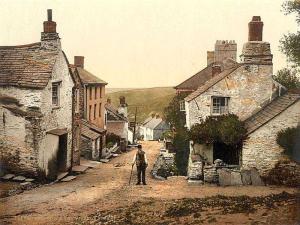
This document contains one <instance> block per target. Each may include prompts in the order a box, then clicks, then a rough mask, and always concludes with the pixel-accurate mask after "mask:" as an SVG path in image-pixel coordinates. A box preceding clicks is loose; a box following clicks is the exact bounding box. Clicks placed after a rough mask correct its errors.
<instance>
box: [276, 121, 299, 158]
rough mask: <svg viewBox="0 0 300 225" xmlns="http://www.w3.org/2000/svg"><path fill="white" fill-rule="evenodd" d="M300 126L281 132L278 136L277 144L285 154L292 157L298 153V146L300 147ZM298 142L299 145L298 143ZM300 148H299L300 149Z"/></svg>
mask: <svg viewBox="0 0 300 225" xmlns="http://www.w3.org/2000/svg"><path fill="white" fill-rule="evenodd" d="M299 139H300V126H297V127H293V128H291V127H289V128H287V129H284V130H281V131H279V132H278V134H277V138H276V141H277V144H279V145H280V146H281V147H282V148H283V149H284V151H283V154H285V155H287V156H289V157H292V156H293V154H294V153H296V150H297V149H296V145H297V144H298V145H299V146H300V140H299ZM297 142H298V143H297ZM299 146H298V147H299Z"/></svg>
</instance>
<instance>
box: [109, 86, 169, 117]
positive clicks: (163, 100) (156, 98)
mask: <svg viewBox="0 0 300 225" xmlns="http://www.w3.org/2000/svg"><path fill="white" fill-rule="evenodd" d="M108 92H109V91H108ZM120 96H125V98H126V102H127V104H128V112H129V119H130V121H134V113H135V106H137V107H138V110H137V121H138V122H142V121H144V120H145V119H146V118H147V117H148V116H149V115H150V114H151V113H152V112H155V113H158V114H159V115H161V116H162V115H163V111H164V108H165V107H166V106H168V104H169V102H170V101H171V99H172V98H173V97H174V96H175V90H174V89H173V88H172V87H157V88H144V89H131V90H124V91H117V92H110V93H107V97H109V98H110V99H111V100H112V104H113V105H114V106H118V105H119V97H120Z"/></svg>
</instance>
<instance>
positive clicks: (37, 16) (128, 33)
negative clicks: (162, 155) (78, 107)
mask: <svg viewBox="0 0 300 225" xmlns="http://www.w3.org/2000/svg"><path fill="white" fill-rule="evenodd" d="M282 3H283V1H282V0H85V1H82V0H0V18H1V19H0V27H1V35H0V45H1V46H6V45H20V44H29V43H33V42H38V41H40V32H41V31H42V29H43V21H45V20H46V19H47V9H52V10H53V20H54V21H55V22H56V23H57V32H58V33H59V35H60V37H61V41H62V48H63V50H64V51H65V53H66V54H67V57H68V59H69V62H70V63H73V58H74V56H75V55H82V56H84V57H85V69H87V70H88V71H90V72H92V73H93V74H95V75H96V76H98V77H100V78H101V79H103V80H105V81H106V82H108V83H109V84H108V87H109V88H145V87H165V86H176V85H177V84H179V83H181V82H182V81H184V80H185V79H187V78H188V77H190V76H192V75H193V74H195V73H197V72H198V71H200V70H201V69H203V68H204V67H205V66H206V64H207V61H206V52H207V51H210V50H213V49H214V44H215V41H216V40H235V41H236V42H237V44H238V55H240V54H241V50H242V46H243V44H244V43H245V42H247V36H248V22H249V21H250V20H251V18H252V16H261V18H262V20H263V22H264V33H263V40H264V41H268V42H270V43H271V50H272V53H273V56H274V58H273V63H274V73H276V71H277V70H278V69H281V68H283V67H285V66H286V65H287V63H286V57H285V55H283V54H282V53H281V52H280V51H279V40H280V39H281V38H282V36H283V34H285V33H288V32H295V31H297V24H296V22H295V16H293V15H289V16H286V15H284V13H283V12H282V11H281V5H282Z"/></svg>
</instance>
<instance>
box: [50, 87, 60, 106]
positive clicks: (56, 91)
mask: <svg viewBox="0 0 300 225" xmlns="http://www.w3.org/2000/svg"><path fill="white" fill-rule="evenodd" d="M59 88H60V82H53V83H52V106H53V107H59V101H60V97H59V93H60V91H59Z"/></svg>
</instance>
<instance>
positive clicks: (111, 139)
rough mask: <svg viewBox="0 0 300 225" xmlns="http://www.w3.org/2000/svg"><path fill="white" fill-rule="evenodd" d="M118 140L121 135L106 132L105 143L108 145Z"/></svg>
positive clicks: (118, 141)
mask: <svg viewBox="0 0 300 225" xmlns="http://www.w3.org/2000/svg"><path fill="white" fill-rule="evenodd" d="M120 140H121V137H120V136H118V135H116V134H114V133H108V134H107V135H106V145H108V144H110V145H111V144H112V145H114V144H115V143H118V144H119V143H120Z"/></svg>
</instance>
